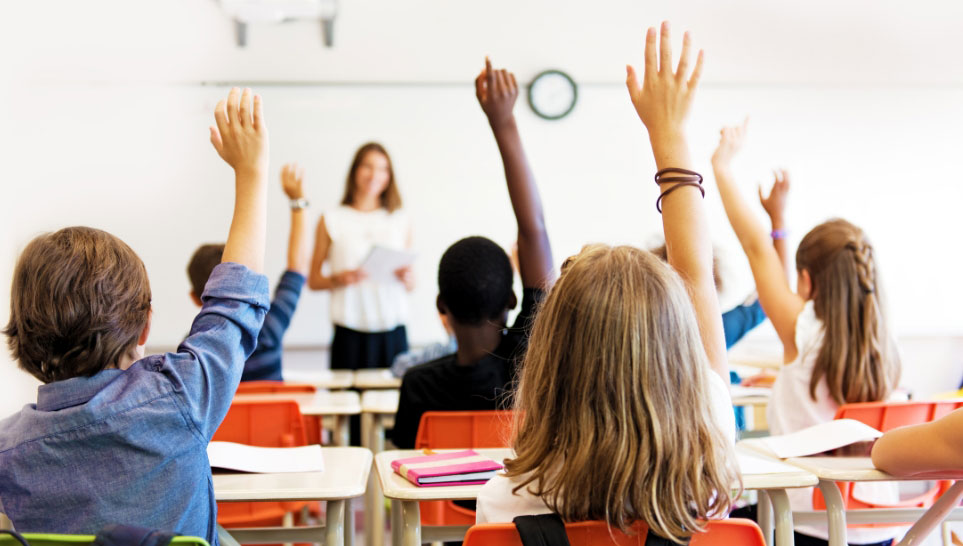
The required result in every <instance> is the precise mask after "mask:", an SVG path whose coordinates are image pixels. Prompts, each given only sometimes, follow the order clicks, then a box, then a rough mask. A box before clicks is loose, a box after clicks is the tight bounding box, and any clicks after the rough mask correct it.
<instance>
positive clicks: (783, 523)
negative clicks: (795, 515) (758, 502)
mask: <svg viewBox="0 0 963 546" xmlns="http://www.w3.org/2000/svg"><path fill="white" fill-rule="evenodd" d="M766 494H767V496H768V497H769V500H770V502H771V503H772V511H773V514H774V516H775V517H774V519H775V520H776V546H792V545H793V542H794V540H795V538H794V537H793V528H792V508H790V506H789V495H788V494H787V493H786V490H785V489H771V490H769V491H766Z"/></svg>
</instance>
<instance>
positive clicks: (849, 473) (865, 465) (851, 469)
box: [786, 457, 963, 482]
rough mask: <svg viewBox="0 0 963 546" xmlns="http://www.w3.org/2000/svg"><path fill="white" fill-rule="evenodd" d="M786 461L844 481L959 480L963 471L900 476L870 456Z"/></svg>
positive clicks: (800, 458)
mask: <svg viewBox="0 0 963 546" xmlns="http://www.w3.org/2000/svg"><path fill="white" fill-rule="evenodd" d="M786 462H787V463H789V464H791V465H793V466H797V467H799V468H802V469H804V470H807V471H809V472H812V473H813V474H815V475H816V476H817V477H819V478H821V479H825V480H834V481H842V482H879V481H913V480H958V479H963V472H949V473H946V474H936V473H934V474H925V475H919V476H909V477H899V476H893V475H892V474H887V473H886V472H883V471H882V470H877V469H876V467H875V466H873V461H872V459H870V458H869V457H793V458H791V459H786Z"/></svg>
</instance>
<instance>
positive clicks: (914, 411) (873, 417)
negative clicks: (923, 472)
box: [836, 399, 963, 432]
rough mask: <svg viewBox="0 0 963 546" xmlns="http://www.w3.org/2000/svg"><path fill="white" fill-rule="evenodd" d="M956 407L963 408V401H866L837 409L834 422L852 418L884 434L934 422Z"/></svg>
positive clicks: (844, 405)
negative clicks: (909, 426)
mask: <svg viewBox="0 0 963 546" xmlns="http://www.w3.org/2000/svg"><path fill="white" fill-rule="evenodd" d="M957 408H963V399H956V400H923V401H911V402H865V403H860V404H843V405H842V406H840V407H839V409H838V410H836V419H855V420H857V421H860V422H862V423H866V424H867V425H869V426H871V427H873V428H875V429H876V430H879V431H880V432H887V431H889V430H892V429H894V428H896V427H902V426H905V425H918V424H921V423H928V422H930V421H934V420H936V419H939V418H940V417H943V416H944V415H946V414H948V413H950V412H951V411H953V410H955V409H957Z"/></svg>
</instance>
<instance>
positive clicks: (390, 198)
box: [341, 142, 401, 212]
mask: <svg viewBox="0 0 963 546" xmlns="http://www.w3.org/2000/svg"><path fill="white" fill-rule="evenodd" d="M369 152H377V153H379V154H381V155H383V156H385V159H387V160H388V186H387V187H386V188H385V190H384V191H383V192H381V206H382V207H384V208H385V209H386V210H387V211H388V212H394V211H396V210H398V209H400V208H401V193H399V192H398V184H396V183H395V168H394V166H393V165H392V163H391V156H390V155H388V150H385V147H384V146H382V145H381V144H378V143H377V142H369V143H367V144H364V145H362V146H361V147H360V148H358V151H357V152H355V154H354V159H353V160H352V161H351V169H350V170H348V178H347V180H346V181H345V183H344V197H342V198H341V204H342V205H349V206H350V205H351V203H352V202H353V201H354V192H355V175H356V174H357V173H358V168H359V167H361V162H362V161H364V157H365V156H366V155H368V153H369Z"/></svg>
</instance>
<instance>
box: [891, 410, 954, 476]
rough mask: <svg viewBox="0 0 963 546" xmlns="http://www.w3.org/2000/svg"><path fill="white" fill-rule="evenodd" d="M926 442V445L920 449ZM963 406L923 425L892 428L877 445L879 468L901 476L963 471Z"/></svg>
mask: <svg viewBox="0 0 963 546" xmlns="http://www.w3.org/2000/svg"><path fill="white" fill-rule="evenodd" d="M921 446H925V449H920V447H921ZM960 453H963V409H958V410H956V411H954V412H952V413H950V414H949V415H947V416H946V417H943V418H942V419H938V420H936V421H933V422H931V423H925V424H922V425H914V426H909V427H901V428H898V429H895V430H891V431H889V432H887V433H886V434H884V435H883V437H882V438H880V439H879V440H877V441H876V444H875V445H874V446H873V464H874V465H876V468H879V469H880V470H884V471H886V472H889V473H890V474H894V475H897V476H910V475H913V474H922V473H925V472H940V471H946V470H956V471H960V472H963V459H961V458H960Z"/></svg>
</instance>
